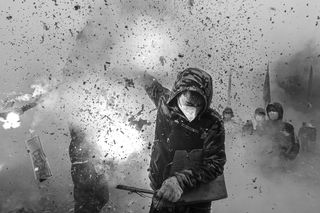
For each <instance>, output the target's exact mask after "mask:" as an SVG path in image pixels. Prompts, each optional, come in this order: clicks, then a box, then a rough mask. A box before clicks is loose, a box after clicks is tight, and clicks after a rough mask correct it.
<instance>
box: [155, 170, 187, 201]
mask: <svg viewBox="0 0 320 213" xmlns="http://www.w3.org/2000/svg"><path fill="white" fill-rule="evenodd" d="M182 193H183V190H182V188H181V187H180V185H179V182H178V180H177V178H176V177H175V176H172V177H170V178H168V179H166V180H165V181H164V182H163V183H162V186H161V188H160V189H159V191H158V192H157V197H158V198H165V199H166V200H168V201H170V202H177V201H178V200H179V199H180V197H181V195H182Z"/></svg>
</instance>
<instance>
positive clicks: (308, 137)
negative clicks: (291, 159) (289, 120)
mask: <svg viewBox="0 0 320 213" xmlns="http://www.w3.org/2000/svg"><path fill="white" fill-rule="evenodd" d="M298 138H299V141H300V145H301V151H302V152H313V151H315V150H316V149H317V146H316V145H317V144H316V138H317V129H316V128H315V127H314V126H313V125H312V124H311V123H307V122H302V126H301V127H300V129H299V132H298Z"/></svg>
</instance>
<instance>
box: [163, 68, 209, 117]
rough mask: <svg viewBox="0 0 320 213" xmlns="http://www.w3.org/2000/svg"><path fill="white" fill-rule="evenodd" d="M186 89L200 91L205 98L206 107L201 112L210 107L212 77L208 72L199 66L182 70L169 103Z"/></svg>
mask: <svg viewBox="0 0 320 213" xmlns="http://www.w3.org/2000/svg"><path fill="white" fill-rule="evenodd" d="M186 90H190V91H195V92H198V93H199V94H200V95H202V97H203V98H204V101H205V107H204V109H203V111H202V112H201V113H200V114H202V113H203V112H205V111H206V110H207V109H208V108H209V106H210V104H211V100H212V78H211V76H210V75H209V74H208V73H207V72H205V71H203V70H201V69H198V68H187V69H185V70H183V71H182V72H180V73H179V74H178V76H177V79H176V81H175V83H174V85H173V88H172V90H171V95H170V97H169V99H168V101H167V104H168V105H172V104H173V103H174V101H175V100H176V97H177V95H179V94H180V93H181V92H183V91H186Z"/></svg>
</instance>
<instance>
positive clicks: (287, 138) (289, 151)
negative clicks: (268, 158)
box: [266, 102, 300, 160]
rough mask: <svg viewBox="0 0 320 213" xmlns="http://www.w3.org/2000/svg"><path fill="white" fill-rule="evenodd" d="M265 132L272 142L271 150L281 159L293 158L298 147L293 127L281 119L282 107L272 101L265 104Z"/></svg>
mask: <svg viewBox="0 0 320 213" xmlns="http://www.w3.org/2000/svg"><path fill="white" fill-rule="evenodd" d="M266 111H267V116H268V118H269V120H268V121H267V122H266V131H267V132H266V133H267V134H268V136H270V138H271V140H272V142H273V150H272V151H273V152H275V153H277V154H278V156H279V158H280V159H281V160H294V159H295V158H296V157H297V155H298V153H299V149H300V145H299V141H298V140H297V138H296V136H295V133H294V127H293V126H292V125H291V124H290V123H288V122H284V121H283V113H284V111H283V107H282V105H281V104H280V103H277V102H274V103H270V104H268V105H267V108H266Z"/></svg>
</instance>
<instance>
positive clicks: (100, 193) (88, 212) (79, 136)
mask: <svg viewBox="0 0 320 213" xmlns="http://www.w3.org/2000/svg"><path fill="white" fill-rule="evenodd" d="M69 130H70V135H71V143H70V146H69V156H70V160H71V177H72V181H73V184H74V192H73V193H74V194H73V195H74V202H75V203H74V213H98V212H100V210H101V209H102V208H103V206H104V205H105V204H106V203H107V202H108V200H109V191H108V184H107V182H106V181H105V180H104V177H103V175H101V174H99V173H98V172H97V171H96V169H95V166H94V162H93V158H94V156H95V153H94V150H95V149H94V147H93V146H92V145H90V144H89V143H88V141H87V140H86V138H85V133H84V131H83V130H82V129H81V128H79V127H75V126H69Z"/></svg>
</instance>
